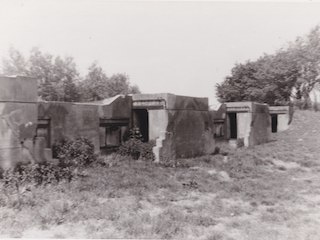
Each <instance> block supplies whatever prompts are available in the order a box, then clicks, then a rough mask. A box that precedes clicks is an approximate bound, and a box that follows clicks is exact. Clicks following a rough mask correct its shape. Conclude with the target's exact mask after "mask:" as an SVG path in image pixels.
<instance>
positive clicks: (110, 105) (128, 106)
mask: <svg viewBox="0 0 320 240" xmlns="http://www.w3.org/2000/svg"><path fill="white" fill-rule="evenodd" d="M96 105H98V106H99V117H100V118H104V119H130V118H131V112H132V97H131V96H128V95H127V96H124V95H117V96H115V97H113V98H110V99H105V100H102V101H100V102H99V103H98V104H96Z"/></svg>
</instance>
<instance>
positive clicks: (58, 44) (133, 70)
mask: <svg viewBox="0 0 320 240" xmlns="http://www.w3.org/2000/svg"><path fill="white" fill-rule="evenodd" d="M317 24H320V3H319V2H317V3H310V2H298V3H297V2H296V3H290V2H284V3H271V2H266V3H261V2H229V3H228V2H183V1H179V2H163V1H162V2H155V1H152V2H151V1H150V2H146V1H144V2H134V1H129V2H123V1H121V2H110V1H98V0H64V1H62V0H61V1H58V0H51V1H48V0H37V1H31V0H24V1H23V0H20V1H18V0H10V1H5V0H0V34H1V35H0V58H2V57H6V56H7V54H8V49H9V48H10V47H11V46H12V47H14V48H16V49H18V50H20V51H22V52H23V53H24V54H25V55H27V54H28V53H29V51H30V50H31V48H32V47H39V48H40V50H42V51H44V52H49V53H51V54H54V55H61V56H66V55H69V56H72V57H74V59H75V62H76V63H77V66H78V69H79V70H80V72H81V74H82V75H84V74H85V73H86V71H87V68H88V67H89V66H90V64H91V63H92V62H93V61H95V60H96V61H98V63H99V65H101V66H102V68H103V69H104V70H105V71H106V73H107V75H109V76H110V75H111V74H113V73H118V72H120V73H127V74H128V75H129V77H130V81H131V83H133V84H137V85H138V86H139V87H140V89H141V90H142V92H144V93H157V92H158V93H159V92H170V93H175V94H179V95H190V96H198V97H208V98H209V100H210V103H211V104H214V103H215V88H214V86H215V84H216V83H218V82H221V81H223V79H224V77H225V76H227V75H228V74H230V71H231V68H232V67H233V66H234V64H235V63H237V62H238V63H239V62H244V61H246V60H248V59H256V58H257V57H259V56H261V55H262V54H263V53H273V52H274V51H275V50H277V49H279V48H281V47H284V46H286V44H287V43H288V42H289V41H293V40H294V39H295V38H296V37H297V36H299V35H300V36H301V35H304V34H306V33H308V32H309V31H310V29H311V28H312V27H314V26H315V25H317Z"/></svg>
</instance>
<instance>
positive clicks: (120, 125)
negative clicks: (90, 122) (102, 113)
mask: <svg viewBox="0 0 320 240" xmlns="http://www.w3.org/2000/svg"><path fill="white" fill-rule="evenodd" d="M128 126H129V119H100V124H99V129H100V151H101V153H104V154H105V153H111V152H113V151H115V150H117V149H118V148H119V147H120V145H121V144H122V140H123V136H124V134H125V132H126V131H127V129H128Z"/></svg>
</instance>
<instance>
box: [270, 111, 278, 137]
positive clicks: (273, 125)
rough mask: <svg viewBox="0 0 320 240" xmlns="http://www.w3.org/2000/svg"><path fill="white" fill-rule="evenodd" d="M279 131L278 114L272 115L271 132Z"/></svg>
mask: <svg viewBox="0 0 320 240" xmlns="http://www.w3.org/2000/svg"><path fill="white" fill-rule="evenodd" d="M277 131H278V114H271V132H273V133H275V132H277Z"/></svg>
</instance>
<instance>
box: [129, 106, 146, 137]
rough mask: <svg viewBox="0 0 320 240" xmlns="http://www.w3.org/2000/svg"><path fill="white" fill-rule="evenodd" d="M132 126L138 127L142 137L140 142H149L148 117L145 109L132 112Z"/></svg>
mask: <svg viewBox="0 0 320 240" xmlns="http://www.w3.org/2000/svg"><path fill="white" fill-rule="evenodd" d="M133 115H134V116H133V126H134V127H138V128H139V130H140V133H141V135H142V141H143V142H148V141H149V115H148V110H147V109H135V110H134V111H133Z"/></svg>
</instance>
